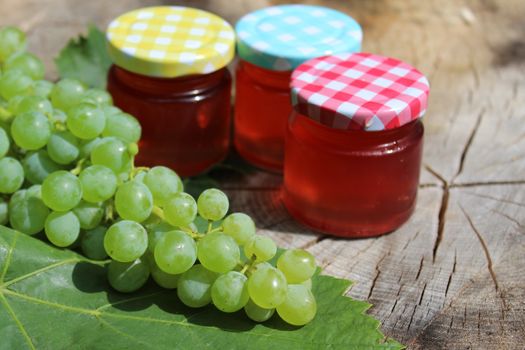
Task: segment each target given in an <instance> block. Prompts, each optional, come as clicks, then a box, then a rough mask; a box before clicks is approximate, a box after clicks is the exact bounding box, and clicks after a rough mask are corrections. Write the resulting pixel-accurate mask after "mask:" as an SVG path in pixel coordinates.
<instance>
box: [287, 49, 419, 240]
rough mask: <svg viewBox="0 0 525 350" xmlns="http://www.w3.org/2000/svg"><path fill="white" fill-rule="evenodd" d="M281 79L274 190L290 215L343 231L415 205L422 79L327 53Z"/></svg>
mask: <svg viewBox="0 0 525 350" xmlns="http://www.w3.org/2000/svg"><path fill="white" fill-rule="evenodd" d="M325 77H330V78H328V79H327V78H325ZM351 77H352V78H351ZM291 86H292V98H293V101H294V112H293V113H292V115H291V117H290V119H289V122H288V127H287V134H286V148H285V155H286V156H285V163H284V185H283V193H282V194H283V201H284V204H285V206H286V208H287V209H288V211H289V212H290V214H291V215H292V216H293V217H295V218H296V219H297V220H298V221H300V222H302V223H304V224H306V225H307V226H309V227H312V228H314V229H316V230H319V231H322V232H326V233H329V234H333V235H337V236H345V237H370V236H377V235H381V234H384V233H388V232H390V231H393V230H395V229H396V228H398V227H399V226H401V225H402V224H403V223H404V222H405V221H406V220H407V219H408V218H409V217H410V215H411V214H412V212H413V210H414V207H415V203H416V195H417V190H418V184H419V173H420V167H421V157H422V149H423V124H422V123H421V121H420V119H419V118H420V117H422V116H423V114H424V112H425V109H426V104H427V97H428V91H429V89H428V86H429V85H428V81H427V80H426V78H425V77H424V76H423V75H422V74H421V73H420V72H419V71H417V70H415V69H414V68H413V67H411V66H409V65H408V64H406V63H403V62H401V61H398V60H394V59H391V58H386V57H382V56H377V55H370V54H353V55H336V56H327V57H323V58H320V59H316V60H312V61H308V62H306V63H305V64H304V65H302V66H299V67H298V68H297V69H296V71H295V72H294V74H293V77H292V83H291Z"/></svg>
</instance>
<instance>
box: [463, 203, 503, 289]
mask: <svg viewBox="0 0 525 350" xmlns="http://www.w3.org/2000/svg"><path fill="white" fill-rule="evenodd" d="M458 205H459V208H460V209H461V211H462V212H463V214H464V215H465V217H466V218H467V221H468V223H469V225H470V228H471V229H472V231H474V233H475V234H476V237H477V238H478V241H479V243H480V244H481V248H482V249H483V253H484V254H485V259H486V260H487V268H488V270H489V273H490V277H491V278H492V281H493V282H494V287H495V288H496V292H498V291H499V285H498V280H497V278H496V273H495V272H494V269H493V268H492V257H491V256H490V252H489V249H488V247H487V243H486V242H485V240H484V239H483V236H482V235H481V233H480V232H479V231H478V229H477V228H476V226H475V225H474V222H473V221H472V218H471V217H470V215H469V214H468V213H467V212H466V211H465V209H464V208H463V206H462V205H461V204H458Z"/></svg>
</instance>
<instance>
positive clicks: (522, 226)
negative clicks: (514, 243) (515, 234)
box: [490, 209, 525, 230]
mask: <svg viewBox="0 0 525 350" xmlns="http://www.w3.org/2000/svg"><path fill="white" fill-rule="evenodd" d="M490 211H492V212H493V213H496V214H499V215H501V216H503V217H504V218H506V219H508V220H509V221H511V222H513V223H514V224H516V226H518V227H519V228H520V229H522V230H525V225H523V224H522V223H520V222H519V221H518V220H516V219H515V218H513V217H512V216H510V215H508V214H505V213H503V212H501V211H499V210H496V209H491V210H490Z"/></svg>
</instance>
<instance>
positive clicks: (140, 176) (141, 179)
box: [133, 171, 151, 191]
mask: <svg viewBox="0 0 525 350" xmlns="http://www.w3.org/2000/svg"><path fill="white" fill-rule="evenodd" d="M147 173H148V172H147V171H140V172H139V173H138V174H137V175H135V177H134V178H133V180H135V181H138V182H140V183H144V178H145V177H146V174H147ZM150 191H151V190H150Z"/></svg>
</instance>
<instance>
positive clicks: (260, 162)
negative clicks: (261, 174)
mask: <svg viewBox="0 0 525 350" xmlns="http://www.w3.org/2000/svg"><path fill="white" fill-rule="evenodd" d="M236 32H237V36H238V42H237V49H238V53H239V57H240V60H239V64H238V66H237V70H236V95H235V123H234V124H235V136H234V143H235V147H236V149H237V151H238V152H239V154H240V155H241V156H242V157H243V158H245V159H246V160H247V161H249V162H250V163H252V164H254V165H256V166H258V167H261V168H264V169H267V170H271V171H276V172H281V171H282V166H283V155H284V135H285V131H286V121H287V119H288V117H289V115H290V113H291V111H292V106H291V103H290V90H289V83H290V76H291V73H292V70H293V69H294V68H295V67H297V66H298V65H299V64H301V63H302V62H304V61H306V60H308V59H311V58H314V57H318V56H322V55H326V54H331V53H338V52H357V51H359V50H360V48H361V41H362V30H361V27H360V26H359V24H357V22H356V21H355V20H354V19H352V18H351V17H349V16H347V15H346V14H343V13H341V12H338V11H335V10H332V9H328V8H325V7H320V6H308V5H282V6H274V7H269V8H266V9H262V10H258V11H255V12H252V13H250V14H248V15H246V16H244V17H243V18H241V20H240V21H239V22H238V23H237V25H236Z"/></svg>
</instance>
